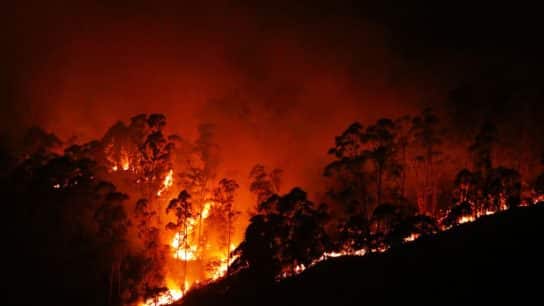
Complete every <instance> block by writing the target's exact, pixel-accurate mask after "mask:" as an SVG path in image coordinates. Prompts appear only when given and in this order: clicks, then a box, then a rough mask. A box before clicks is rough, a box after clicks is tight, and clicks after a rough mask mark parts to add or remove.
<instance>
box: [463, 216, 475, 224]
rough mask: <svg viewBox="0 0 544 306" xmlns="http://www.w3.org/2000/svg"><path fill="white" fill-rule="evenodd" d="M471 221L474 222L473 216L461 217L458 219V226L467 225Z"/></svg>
mask: <svg viewBox="0 0 544 306" xmlns="http://www.w3.org/2000/svg"><path fill="white" fill-rule="evenodd" d="M472 221H474V217H473V216H462V217H461V219H459V224H463V223H469V222H472Z"/></svg>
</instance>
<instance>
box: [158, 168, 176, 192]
mask: <svg viewBox="0 0 544 306" xmlns="http://www.w3.org/2000/svg"><path fill="white" fill-rule="evenodd" d="M173 184H174V170H172V169H170V171H168V174H167V175H166V176H165V177H164V180H163V181H162V186H161V188H160V189H159V191H157V196H158V197H160V196H161V194H162V193H163V192H164V191H166V190H167V189H168V188H170V187H171V186H172V185H173Z"/></svg>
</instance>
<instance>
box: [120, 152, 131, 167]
mask: <svg viewBox="0 0 544 306" xmlns="http://www.w3.org/2000/svg"><path fill="white" fill-rule="evenodd" d="M129 168H130V162H129V158H128V153H127V151H125V150H122V151H121V169H123V170H124V171H127V170H128V169H129Z"/></svg>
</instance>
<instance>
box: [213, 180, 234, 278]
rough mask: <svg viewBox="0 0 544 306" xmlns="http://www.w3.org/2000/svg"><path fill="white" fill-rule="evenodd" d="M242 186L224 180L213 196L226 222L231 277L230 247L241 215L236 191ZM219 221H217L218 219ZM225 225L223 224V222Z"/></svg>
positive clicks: (226, 243) (226, 247)
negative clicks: (238, 217) (237, 209)
mask: <svg viewBox="0 0 544 306" xmlns="http://www.w3.org/2000/svg"><path fill="white" fill-rule="evenodd" d="M238 188H240V186H239V185H238V183H236V181H235V180H232V179H227V178H224V179H222V180H221V181H219V186H218V187H217V188H215V190H214V192H213V195H214V201H215V203H216V206H217V208H216V209H217V210H219V214H220V216H221V219H223V220H224V224H225V226H224V233H226V235H225V236H226V239H225V241H224V245H225V250H226V251H225V252H226V255H227V256H226V258H227V276H228V275H229V272H230V269H229V266H228V265H229V264H230V258H231V251H230V249H231V248H230V245H231V240H232V239H231V236H232V234H233V232H234V219H235V218H236V216H237V215H239V214H240V212H239V211H236V210H234V208H233V206H234V197H235V195H236V190H238ZM216 221H217V219H216ZM221 223H223V222H221Z"/></svg>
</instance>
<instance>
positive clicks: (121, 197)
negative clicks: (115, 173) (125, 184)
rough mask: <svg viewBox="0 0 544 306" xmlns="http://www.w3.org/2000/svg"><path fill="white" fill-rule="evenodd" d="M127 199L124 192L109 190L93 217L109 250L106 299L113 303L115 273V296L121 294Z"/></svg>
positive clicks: (126, 228) (99, 235) (126, 224)
mask: <svg viewBox="0 0 544 306" xmlns="http://www.w3.org/2000/svg"><path fill="white" fill-rule="evenodd" d="M127 199H128V196H127V195H126V194H123V193H120V192H109V193H108V194H107V196H106V198H105V200H104V203H103V204H102V205H101V206H100V207H99V208H98V209H97V211H96V213H95V215H94V219H95V221H96V223H97V225H98V233H97V234H98V237H100V238H101V239H103V241H104V243H105V244H106V248H107V249H109V250H111V255H110V256H111V270H110V277H109V294H108V301H109V303H110V304H112V303H113V282H114V279H115V273H117V289H118V290H117V297H118V298H120V295H121V264H122V260H123V257H124V256H125V252H126V248H127V246H126V244H127V233H128V227H129V225H130V221H129V219H128V216H127V213H126V211H125V209H124V207H123V202H124V201H126V200H127Z"/></svg>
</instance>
